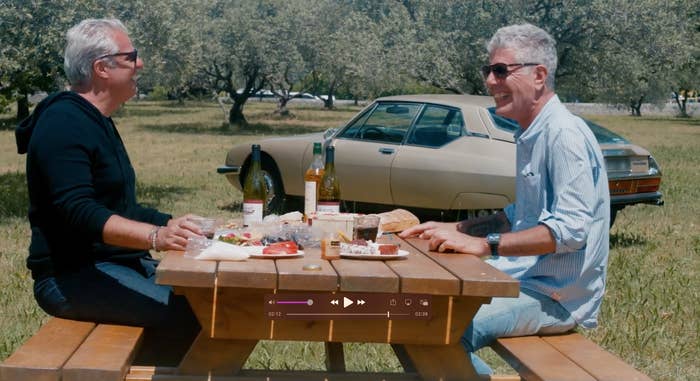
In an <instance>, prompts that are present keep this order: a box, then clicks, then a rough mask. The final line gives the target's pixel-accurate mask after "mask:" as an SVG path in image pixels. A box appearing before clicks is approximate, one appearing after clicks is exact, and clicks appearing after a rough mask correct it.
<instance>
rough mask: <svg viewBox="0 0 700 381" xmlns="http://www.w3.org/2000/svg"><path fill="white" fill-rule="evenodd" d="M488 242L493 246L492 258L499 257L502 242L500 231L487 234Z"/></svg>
mask: <svg viewBox="0 0 700 381" xmlns="http://www.w3.org/2000/svg"><path fill="white" fill-rule="evenodd" d="M486 243H488V244H489V247H490V248H491V258H498V245H499V244H500V243H501V235H500V234H499V233H489V235H487V236H486Z"/></svg>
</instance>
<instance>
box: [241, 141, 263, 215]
mask: <svg viewBox="0 0 700 381" xmlns="http://www.w3.org/2000/svg"><path fill="white" fill-rule="evenodd" d="M252 151H253V152H252V154H251V160H250V168H249V169H248V174H247V175H246V177H245V182H244V183H243V225H244V226H250V225H251V224H254V223H260V222H262V219H263V211H264V209H265V202H266V201H267V188H266V187H265V177H264V176H263V171H262V168H261V167H260V145H259V144H253V146H252Z"/></svg>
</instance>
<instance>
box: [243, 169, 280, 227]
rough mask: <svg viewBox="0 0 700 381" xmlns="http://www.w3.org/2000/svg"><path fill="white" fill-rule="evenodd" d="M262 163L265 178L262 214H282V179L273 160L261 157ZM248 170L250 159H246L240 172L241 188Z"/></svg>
mask: <svg viewBox="0 0 700 381" xmlns="http://www.w3.org/2000/svg"><path fill="white" fill-rule="evenodd" d="M261 159H262V160H261V161H262V162H261V163H260V164H261V167H262V168H261V169H262V172H263V177H264V178H265V185H266V188H267V201H266V202H265V209H264V213H265V214H266V215H267V214H282V213H283V212H284V199H285V193H284V186H283V184H282V177H281V176H280V174H279V170H278V169H277V165H276V164H275V162H274V160H272V159H271V158H270V157H268V156H263V157H262V158H261ZM248 170H250V157H248V158H247V159H246V161H245V164H244V165H243V168H242V170H241V176H240V181H241V186H243V185H244V183H245V178H246V176H247V175H248Z"/></svg>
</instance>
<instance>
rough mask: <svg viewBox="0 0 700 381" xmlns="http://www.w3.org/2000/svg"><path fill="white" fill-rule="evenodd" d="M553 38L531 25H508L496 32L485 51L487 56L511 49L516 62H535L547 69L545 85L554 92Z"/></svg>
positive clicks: (554, 55)
mask: <svg viewBox="0 0 700 381" xmlns="http://www.w3.org/2000/svg"><path fill="white" fill-rule="evenodd" d="M556 44H557V43H556V41H554V38H552V36H550V35H549V33H547V32H545V31H544V30H542V29H540V28H538V27H536V26H534V25H532V24H521V25H509V26H504V27H503V28H500V29H498V30H497V31H496V33H495V34H494V35H493V37H491V41H489V43H488V45H487V46H486V49H488V52H489V55H491V54H492V53H493V52H494V51H495V50H498V49H512V50H514V51H515V59H516V60H517V61H518V62H506V63H525V62H535V63H539V64H541V65H543V66H544V67H546V68H547V79H546V81H545V84H546V85H547V87H548V88H549V89H551V90H554V73H555V72H556V71H557V47H556Z"/></svg>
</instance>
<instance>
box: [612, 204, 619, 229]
mask: <svg viewBox="0 0 700 381" xmlns="http://www.w3.org/2000/svg"><path fill="white" fill-rule="evenodd" d="M619 211H620V209H617V208H610V228H612V226H613V224H614V223H615V218H616V217H617V212H619Z"/></svg>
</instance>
